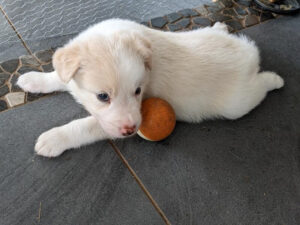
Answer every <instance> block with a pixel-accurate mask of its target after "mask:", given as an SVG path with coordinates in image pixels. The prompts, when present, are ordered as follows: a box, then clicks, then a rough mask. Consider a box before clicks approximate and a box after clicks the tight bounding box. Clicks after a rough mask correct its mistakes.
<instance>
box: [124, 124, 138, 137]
mask: <svg viewBox="0 0 300 225" xmlns="http://www.w3.org/2000/svg"><path fill="white" fill-rule="evenodd" d="M135 128H136V126H135V125H133V126H124V127H123V128H122V129H121V133H122V135H123V136H129V135H132V134H133V133H134V132H135Z"/></svg>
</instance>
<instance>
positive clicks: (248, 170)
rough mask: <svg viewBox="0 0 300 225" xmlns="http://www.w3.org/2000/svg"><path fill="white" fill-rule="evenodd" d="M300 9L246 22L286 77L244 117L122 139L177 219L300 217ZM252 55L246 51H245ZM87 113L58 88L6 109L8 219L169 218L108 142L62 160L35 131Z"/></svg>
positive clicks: (265, 57) (3, 160)
mask: <svg viewBox="0 0 300 225" xmlns="http://www.w3.org/2000/svg"><path fill="white" fill-rule="evenodd" d="M299 25H300V17H285V18H281V19H278V20H273V21H269V22H267V23H264V24H262V25H259V26H256V27H252V28H250V29H247V30H245V31H244V33H245V34H247V35H249V36H250V37H252V38H253V39H254V40H256V42H257V43H258V46H259V47H260V49H261V55H262V68H263V69H268V70H274V71H276V72H278V73H279V74H280V75H282V76H283V77H284V79H285V81H286V86H285V87H284V88H283V89H282V90H279V91H274V92H272V93H270V94H269V96H268V97H267V98H266V100H265V101H264V102H263V103H262V104H261V105H260V106H259V107H258V108H257V109H255V110H254V111H253V112H251V114H249V115H247V116H245V117H244V118H242V119H240V120H237V121H220V120H218V121H209V122H204V123H202V124H186V123H178V125H177V128H176V129H175V132H174V133H173V135H172V136H171V137H170V138H168V139H167V140H165V141H163V142H159V143H150V142H146V141H143V140H141V139H140V138H138V137H134V138H131V139H126V140H123V141H118V142H117V145H118V146H119V148H120V149H121V150H122V152H123V153H124V154H125V156H126V157H127V159H128V161H129V162H130V163H131V165H132V166H133V168H134V169H135V171H136V172H137V174H138V175H139V176H140V177H141V179H142V180H143V182H144V183H145V185H146V186H147V187H148V189H149V190H150V192H151V193H152V194H153V197H154V198H155V199H156V200H157V202H158V204H159V205H160V206H161V208H162V209H163V210H164V211H165V213H166V215H167V217H168V218H169V219H170V220H171V222H172V224H178V225H182V224H213V225H220V224H228V225H232V224H266V225H269V224H288V225H296V224H300V192H299V190H300V172H299V159H300V152H299V151H300V149H299V147H300V146H299V145H300V139H299V137H300V104H299V101H300V91H299V86H300V76H299V71H300V64H299V58H300V52H299V51H297V50H298V49H299V48H300V42H299V40H300V33H299V30H296V29H295V28H296V27H299ZM245 57H247V56H245ZM83 115H85V113H84V112H83V111H82V110H81V109H80V108H79V107H78V106H77V105H76V104H75V103H74V101H73V100H71V98H70V97H68V96H67V95H57V96H53V97H50V98H45V99H41V100H39V101H36V102H34V103H31V104H28V105H25V106H24V107H19V108H16V109H13V110H11V111H7V112H5V113H1V114H0V123H1V133H0V143H1V145H0V171H1V172H0V193H1V195H0V202H1V204H0V214H1V217H0V224H10V225H14V224H35V223H38V220H37V217H38V215H39V208H40V204H41V218H40V224H64V225H65V224H99V223H101V222H102V223H101V224H161V223H162V222H161V219H160V218H159V217H158V214H157V213H156V212H155V211H154V209H153V207H152V206H151V205H150V203H149V202H148V201H147V199H146V197H145V196H144V195H143V194H142V193H141V191H140V190H139V189H138V187H137V185H136V184H135V183H134V181H133V179H132V178H131V177H130V175H129V174H128V172H127V170H126V168H124V166H123V165H122V164H121V162H120V161H119V160H118V159H117V158H116V156H115V155H114V154H113V152H112V150H111V149H110V148H109V146H108V145H107V144H106V142H99V143H96V144H94V145H90V146H87V147H84V148H82V149H80V150H74V151H70V152H67V153H65V154H64V155H62V156H61V157H59V158H57V159H52V160H49V159H44V158H41V157H37V156H35V155H34V154H33V146H34V140H35V139H36V138H37V137H38V135H39V134H40V133H41V132H42V131H44V130H46V129H48V128H51V127H53V126H57V125H61V124H63V123H66V122H68V121H70V120H72V119H74V118H78V117H81V116H83Z"/></svg>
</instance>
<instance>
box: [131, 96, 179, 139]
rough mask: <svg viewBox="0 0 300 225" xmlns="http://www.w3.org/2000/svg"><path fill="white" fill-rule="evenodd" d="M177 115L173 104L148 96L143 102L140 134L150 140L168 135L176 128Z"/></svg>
mask: <svg viewBox="0 0 300 225" xmlns="http://www.w3.org/2000/svg"><path fill="white" fill-rule="evenodd" d="M175 124H176V116H175V112H174V109H173V108H172V106H171V105H170V104H169V103H168V102H166V101H165V100H162V99H160V98H148V99H146V100H144V101H143V102H142V124H141V126H140V128H139V130H138V132H137V133H138V135H139V136H140V137H142V138H144V139H146V140H149V141H160V140H163V139H165V138H166V137H168V136H169V135H170V134H171V133H172V131H173V130H174V128H175Z"/></svg>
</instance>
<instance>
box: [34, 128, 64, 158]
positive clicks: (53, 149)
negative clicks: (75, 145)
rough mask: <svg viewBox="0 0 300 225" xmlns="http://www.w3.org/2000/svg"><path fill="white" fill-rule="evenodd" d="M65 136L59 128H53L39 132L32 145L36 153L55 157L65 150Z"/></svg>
mask: <svg viewBox="0 0 300 225" xmlns="http://www.w3.org/2000/svg"><path fill="white" fill-rule="evenodd" d="M68 141H69V140H68V138H67V136H66V135H65V134H64V133H63V131H61V129H60V128H53V129H51V130H48V131H46V132H44V133H43V134H41V135H40V136H39V138H38V140H37V142H36V145H35V147H34V150H35V152H36V153H37V154H38V155H42V156H45V157H56V156H59V155H60V154H62V153H63V152H64V151H65V150H67V148H68V147H67V143H68Z"/></svg>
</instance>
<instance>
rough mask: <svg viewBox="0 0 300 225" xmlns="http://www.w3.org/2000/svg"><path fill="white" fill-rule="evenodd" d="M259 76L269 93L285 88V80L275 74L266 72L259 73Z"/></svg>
mask: <svg viewBox="0 0 300 225" xmlns="http://www.w3.org/2000/svg"><path fill="white" fill-rule="evenodd" d="M258 76H259V78H261V79H262V81H263V83H264V85H265V87H266V88H267V91H272V90H274V89H279V88H282V87H283V86H284V80H283V79H282V78H281V77H280V76H279V75H277V74H276V73H274V72H269V71H265V72H261V73H258Z"/></svg>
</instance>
